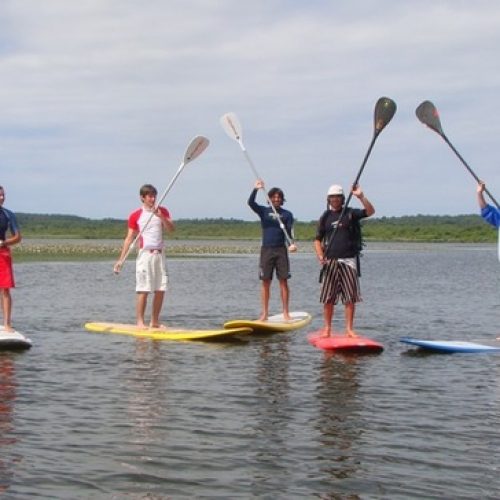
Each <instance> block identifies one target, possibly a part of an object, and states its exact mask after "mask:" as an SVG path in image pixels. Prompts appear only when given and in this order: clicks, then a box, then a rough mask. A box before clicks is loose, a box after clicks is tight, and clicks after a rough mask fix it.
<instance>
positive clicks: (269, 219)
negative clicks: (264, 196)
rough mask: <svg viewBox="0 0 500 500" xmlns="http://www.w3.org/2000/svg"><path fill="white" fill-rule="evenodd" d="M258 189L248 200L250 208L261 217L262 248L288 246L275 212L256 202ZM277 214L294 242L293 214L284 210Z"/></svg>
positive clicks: (280, 209) (279, 210)
mask: <svg viewBox="0 0 500 500" xmlns="http://www.w3.org/2000/svg"><path fill="white" fill-rule="evenodd" d="M256 196H257V189H254V190H253V191H252V193H251V194H250V198H248V206H249V207H250V208H251V209H252V210H253V211H254V212H255V213H256V214H257V215H258V216H259V217H260V225H261V227H262V246H263V247H282V246H286V242H285V235H284V233H283V230H282V229H281V227H280V224H279V221H278V220H277V219H276V215H275V213H274V210H273V209H272V207H270V206H267V207H265V206H263V205H259V204H258V203H257V202H256V201H255V197H256ZM276 212H278V215H279V216H280V219H281V221H282V222H283V225H284V226H285V230H286V232H287V234H288V236H289V237H290V239H291V240H293V234H292V231H293V229H292V228H293V215H292V212H289V211H288V210H285V209H284V208H281V207H280V208H277V209H276Z"/></svg>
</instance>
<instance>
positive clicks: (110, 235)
mask: <svg viewBox="0 0 500 500" xmlns="http://www.w3.org/2000/svg"><path fill="white" fill-rule="evenodd" d="M16 215H17V218H18V222H19V224H20V226H21V231H22V234H23V237H25V238H41V239H51V238H52V239H53V238H75V239H121V238H123V237H124V236H125V233H126V230H127V229H126V221H125V220H121V219H111V218H108V219H88V218H85V217H78V216H74V215H51V214H49V215H46V214H45V215H44V214H24V213H18V214H16ZM175 223H176V231H175V232H174V233H172V235H171V236H170V238H172V239H178V240H211V239H213V240H245V239H246V240H254V239H259V238H260V235H261V230H260V222H259V221H243V220H239V219H222V218H219V219H179V220H176V221H175ZM362 227H363V236H364V239H365V240H366V241H370V240H371V241H421V242H464V243H476V242H477V243H479V242H494V241H496V238H497V235H496V231H495V229H494V228H493V227H492V226H490V225H489V224H487V223H486V222H484V221H483V220H482V219H481V217H479V216H478V215H456V216H448V215H415V216H404V217H380V218H370V219H366V220H364V221H363V222H362ZM315 231H316V221H310V222H302V221H296V222H295V237H296V239H297V240H312V239H314V235H315Z"/></svg>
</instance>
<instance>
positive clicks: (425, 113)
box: [415, 101, 444, 136]
mask: <svg viewBox="0 0 500 500" xmlns="http://www.w3.org/2000/svg"><path fill="white" fill-rule="evenodd" d="M415 114H416V115H417V118H418V119H419V120H420V121H421V122H422V123H423V124H424V125H427V126H428V127H429V128H431V129H432V130H434V132H437V133H438V134H439V135H441V136H442V135H444V132H443V129H442V128H441V121H440V119H439V113H438V110H437V109H436V106H434V104H432V102H431V101H424V102H422V103H421V104H420V105H419V106H418V108H417V109H416V110H415Z"/></svg>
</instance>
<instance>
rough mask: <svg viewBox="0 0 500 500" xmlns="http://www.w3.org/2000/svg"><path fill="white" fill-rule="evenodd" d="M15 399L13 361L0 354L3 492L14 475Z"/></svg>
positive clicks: (0, 474)
mask: <svg viewBox="0 0 500 500" xmlns="http://www.w3.org/2000/svg"><path fill="white" fill-rule="evenodd" d="M15 399H16V379H15V367H14V362H13V361H12V359H11V358H10V357H9V356H5V355H2V354H0V493H2V492H5V491H6V490H7V489H8V488H9V486H10V485H11V482H12V477H13V475H14V472H13V469H12V463H11V460H10V459H9V446H10V445H13V444H15V443H16V441H17V439H16V438H15V437H13V434H14V424H13V422H12V415H13V412H14V402H15Z"/></svg>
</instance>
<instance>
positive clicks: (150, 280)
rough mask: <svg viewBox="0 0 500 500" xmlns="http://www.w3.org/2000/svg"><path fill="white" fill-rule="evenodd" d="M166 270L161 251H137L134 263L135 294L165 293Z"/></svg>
mask: <svg viewBox="0 0 500 500" xmlns="http://www.w3.org/2000/svg"><path fill="white" fill-rule="evenodd" d="M167 281H168V280H167V268H166V266H165V259H164V257H163V252H162V251H161V250H144V249H141V250H139V254H138V255H137V260H136V263H135V291H136V292H147V293H151V292H165V291H166V290H167Z"/></svg>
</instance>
